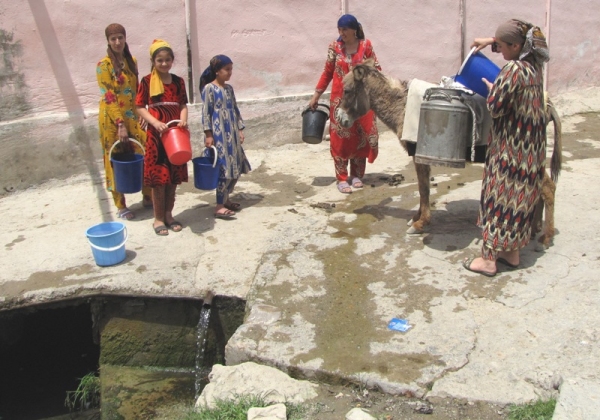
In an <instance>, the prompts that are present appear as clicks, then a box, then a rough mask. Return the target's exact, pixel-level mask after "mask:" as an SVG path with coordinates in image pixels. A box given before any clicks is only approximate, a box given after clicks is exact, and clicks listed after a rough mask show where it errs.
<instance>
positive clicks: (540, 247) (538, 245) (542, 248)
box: [534, 242, 549, 252]
mask: <svg viewBox="0 0 600 420" xmlns="http://www.w3.org/2000/svg"><path fill="white" fill-rule="evenodd" d="M548 248H549V246H548V245H544V244H543V243H540V242H538V243H536V244H535V248H534V250H535V252H545V251H546V250H547V249H548Z"/></svg>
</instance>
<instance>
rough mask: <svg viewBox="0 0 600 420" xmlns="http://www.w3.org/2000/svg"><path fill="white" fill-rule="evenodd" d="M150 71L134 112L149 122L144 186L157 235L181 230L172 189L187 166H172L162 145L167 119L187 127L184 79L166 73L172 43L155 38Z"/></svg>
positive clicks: (170, 62) (171, 57)
mask: <svg viewBox="0 0 600 420" xmlns="http://www.w3.org/2000/svg"><path fill="white" fill-rule="evenodd" d="M150 57H151V61H152V72H151V73H150V74H149V75H147V76H145V77H144V78H143V79H142V80H141V82H140V85H139V87H138V91H137V97H136V101H135V104H136V106H137V111H138V113H139V115H141V116H142V117H143V118H144V120H146V121H147V122H148V129H147V134H148V139H147V143H146V154H145V157H144V185H147V186H150V187H152V201H153V204H154V223H153V228H154V232H155V233H156V234H157V235H159V236H166V235H168V234H169V230H168V229H169V228H170V229H171V230H172V231H173V232H180V231H181V229H182V228H183V226H182V225H181V223H179V222H178V221H176V220H175V219H174V218H173V207H174V206H175V190H176V188H177V185H178V184H181V183H182V182H187V180H188V172H187V165H185V164H184V165H173V164H172V163H171V162H169V158H168V156H167V153H166V151H165V148H164V146H163V144H162V141H161V138H160V135H161V133H162V132H163V131H165V130H166V129H167V124H166V123H167V122H169V121H172V120H180V122H179V123H178V124H177V125H178V126H179V127H187V118H188V109H187V101H188V100H187V93H186V90H185V82H184V81H183V79H182V78H180V77H178V76H176V75H174V74H171V73H169V70H171V67H172V66H173V61H174V60H175V55H174V54H173V50H172V49H171V46H170V45H169V44H168V43H167V42H165V41H163V40H162V39H155V40H154V42H153V43H152V45H151V46H150Z"/></svg>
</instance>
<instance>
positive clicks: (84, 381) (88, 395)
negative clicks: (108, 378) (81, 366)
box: [65, 372, 100, 411]
mask: <svg viewBox="0 0 600 420" xmlns="http://www.w3.org/2000/svg"><path fill="white" fill-rule="evenodd" d="M79 380H80V382H79V385H78V386H77V389H76V390H75V391H67V397H66V398H65V407H67V408H68V409H69V410H70V411H75V410H79V411H83V410H88V409H90V408H98V407H100V378H99V377H98V376H96V373H95V372H90V373H88V374H87V375H85V376H84V377H83V378H79Z"/></svg>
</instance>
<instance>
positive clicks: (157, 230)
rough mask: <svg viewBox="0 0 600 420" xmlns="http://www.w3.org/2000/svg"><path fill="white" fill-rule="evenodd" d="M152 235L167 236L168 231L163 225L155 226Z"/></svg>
mask: <svg viewBox="0 0 600 420" xmlns="http://www.w3.org/2000/svg"><path fill="white" fill-rule="evenodd" d="M161 232H162V233H161ZM154 233H156V234H157V235H158V236H167V235H168V234H169V229H167V227H166V226H165V225H160V226H156V227H155V228H154Z"/></svg>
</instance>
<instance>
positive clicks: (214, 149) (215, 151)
mask: <svg viewBox="0 0 600 420" xmlns="http://www.w3.org/2000/svg"><path fill="white" fill-rule="evenodd" d="M210 148H211V149H213V152H214V155H215V159H214V160H213V166H212V167H213V168H214V167H215V166H217V148H216V147H215V146H210ZM206 149H208V147H205V148H204V150H202V153H200V154H201V155H202V154H203V153H204V151H205V150H206Z"/></svg>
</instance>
